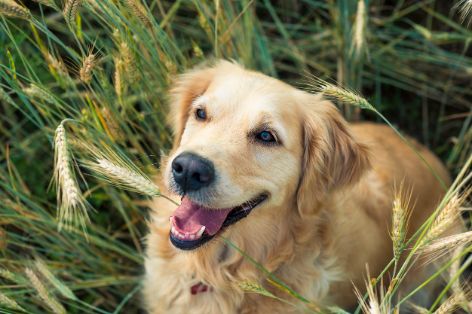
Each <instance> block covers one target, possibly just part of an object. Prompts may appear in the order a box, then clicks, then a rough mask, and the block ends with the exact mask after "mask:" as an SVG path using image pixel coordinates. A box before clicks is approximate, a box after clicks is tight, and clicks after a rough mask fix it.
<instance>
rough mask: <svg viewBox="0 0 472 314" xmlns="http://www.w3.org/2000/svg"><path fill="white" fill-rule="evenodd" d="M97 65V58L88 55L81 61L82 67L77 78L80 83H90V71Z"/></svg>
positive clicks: (91, 54)
mask: <svg viewBox="0 0 472 314" xmlns="http://www.w3.org/2000/svg"><path fill="white" fill-rule="evenodd" d="M96 65H97V56H96V55H95V54H93V53H89V54H88V55H87V56H86V57H85V58H84V60H83V61H82V66H81V68H80V71H79V77H80V80H81V81H82V82H84V83H85V84H89V83H90V82H91V81H92V71H93V69H94V68H95V66H96Z"/></svg>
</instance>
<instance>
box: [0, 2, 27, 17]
mask: <svg viewBox="0 0 472 314" xmlns="http://www.w3.org/2000/svg"><path fill="white" fill-rule="evenodd" d="M0 14H2V15H6V16H10V17H17V18H20V19H25V20H29V19H30V18H31V12H30V11H29V10H28V9H27V8H25V7H23V6H21V5H19V4H18V3H16V2H15V1H13V0H0Z"/></svg>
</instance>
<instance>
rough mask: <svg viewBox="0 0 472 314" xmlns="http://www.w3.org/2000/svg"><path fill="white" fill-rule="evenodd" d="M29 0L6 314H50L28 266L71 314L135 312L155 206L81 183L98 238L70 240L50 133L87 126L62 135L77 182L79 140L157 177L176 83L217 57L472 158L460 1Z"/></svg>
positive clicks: (2, 160) (6, 71)
mask: <svg viewBox="0 0 472 314" xmlns="http://www.w3.org/2000/svg"><path fill="white" fill-rule="evenodd" d="M361 1H363V0H361ZM64 3H65V4H64ZM23 4H25V5H26V4H27V6H28V8H26V7H25V6H24V5H23ZM23 4H22V2H21V1H17V2H13V0H0V119H1V121H0V143H2V145H1V146H0V200H1V201H0V265H1V266H2V268H1V269H0V291H1V294H0V308H4V307H5V310H0V312H2V313H14V312H15V311H18V309H24V310H25V311H27V312H29V313H44V312H45V311H49V310H50V309H51V307H50V306H48V305H47V304H45V302H44V298H41V297H40V296H38V293H37V290H35V288H34V287H33V286H32V285H31V284H30V281H28V278H27V274H26V273H25V269H30V270H31V271H32V272H34V274H35V275H36V277H37V278H38V279H39V280H40V281H41V282H42V284H43V285H45V287H46V288H47V289H48V293H49V296H50V297H51V298H53V299H54V300H55V299H57V300H58V302H60V303H61V304H62V305H63V306H64V307H65V308H66V309H67V311H68V312H70V313H120V312H121V313H134V312H136V308H137V307H139V306H140V298H139V288H140V276H141V274H142V272H143V270H142V265H143V241H142V239H143V237H144V236H145V234H146V227H145V219H146V209H145V208H144V207H142V205H141V204H142V202H140V201H139V197H138V196H137V195H135V194H131V193H130V192H124V191H119V190H116V189H114V188H111V187H109V186H108V185H107V184H106V182H103V181H100V180H95V179H94V178H91V177H89V176H87V177H86V179H87V180H86V181H87V182H88V185H87V184H86V182H85V180H83V178H82V180H79V181H80V182H79V183H78V184H79V187H80V190H81V191H82V192H83V194H84V196H85V197H86V198H87V201H88V202H89V203H90V205H91V207H93V208H95V209H96V211H92V212H90V213H89V216H90V220H91V223H90V224H88V226H87V232H88V237H87V238H85V237H84V236H83V233H82V231H81V230H80V229H77V230H76V229H74V228H71V230H63V231H61V232H59V231H58V221H57V219H56V215H57V211H56V196H55V191H54V190H53V189H50V186H51V184H50V183H51V177H52V176H53V162H54V149H53V142H54V132H55V130H56V128H57V126H58V125H59V124H60V123H61V121H63V120H64V119H71V120H73V121H75V123H68V124H66V125H65V129H66V131H67V132H68V133H67V134H68V136H69V134H70V139H71V141H70V145H71V147H72V148H71V149H75V148H78V149H77V152H76V151H75V150H74V154H76V156H75V159H74V160H73V164H71V168H73V169H74V170H76V172H77V173H80V171H79V170H82V171H83V169H82V168H81V166H80V165H78V164H76V163H75V161H80V160H81V159H86V158H87V156H88V155H87V154H86V153H85V152H83V151H82V152H81V151H80V145H79V142H80V141H88V142H89V143H90V145H91V146H94V145H97V146H99V145H101V144H102V145H103V144H106V145H107V146H108V147H111V148H113V150H115V151H117V152H119V154H120V158H122V159H123V160H132V161H133V162H134V163H136V165H137V166H138V168H139V169H140V171H142V172H143V173H147V174H149V175H152V174H153V173H154V172H155V166H156V165H158V163H159V156H160V154H161V151H166V150H167V149H169V147H170V145H171V134H170V132H169V129H168V127H167V126H166V122H165V121H166V112H167V97H166V95H167V90H168V88H169V85H170V84H171V81H172V79H173V78H174V77H175V75H176V74H178V73H181V72H183V71H184V70H186V69H188V68H190V67H192V66H193V65H196V64H198V63H201V62H205V61H207V60H209V59H210V60H211V59H214V58H232V59H235V60H236V61H238V62H240V63H242V64H244V65H245V66H247V67H249V68H254V69H257V70H260V71H262V72H264V73H267V74H269V75H273V76H276V77H279V78H281V79H283V80H285V81H288V82H290V83H292V84H295V85H298V86H303V85H304V83H303V80H304V78H303V77H302V76H301V73H302V75H303V73H305V74H306V76H308V75H315V76H317V77H320V78H322V79H326V80H330V79H331V80H333V79H334V80H335V81H337V82H338V83H339V84H340V85H341V86H345V87H347V88H349V89H350V90H355V91H357V92H358V93H361V94H363V95H367V96H368V98H369V100H370V104H372V105H373V106H374V107H375V109H376V110H375V111H369V112H361V111H360V108H359V107H357V108H356V107H352V106H347V105H346V106H345V107H342V110H343V111H344V113H345V115H346V117H347V118H348V119H350V120H359V119H367V120H376V121H377V120H378V121H383V120H382V119H383V118H385V117H386V119H388V120H389V121H391V122H392V124H394V125H396V126H397V127H399V129H401V130H403V131H405V132H406V133H409V134H412V135H414V136H416V137H418V138H419V139H420V140H421V141H422V142H424V143H426V144H427V145H429V146H430V147H431V149H433V150H434V151H435V152H436V153H438V154H439V155H440V156H441V157H442V158H443V160H444V161H445V162H446V163H447V165H448V167H449V169H450V170H451V172H452V173H453V174H457V173H459V171H460V169H461V168H462V166H463V165H464V164H465V162H466V160H467V159H468V157H469V156H470V153H471V151H472V146H471V142H472V141H471V140H472V128H471V124H472V114H471V110H472V89H471V88H470V81H471V75H472V57H471V55H470V42H471V39H472V31H471V30H470V29H468V28H467V26H466V25H465V24H461V18H460V16H459V14H458V13H457V12H455V11H454V10H453V7H452V4H450V3H448V1H435V0H421V1H409V0H408V1H374V0H373V1H365V4H364V8H363V9H362V6H361V5H359V3H358V2H356V1H343V0H338V1H334V0H331V1H317V0H296V1H269V0H259V1H255V0H242V1H231V0H219V1H214V2H213V1H196V0H195V1H190V0H177V1H156V0H150V1H146V2H141V0H126V1H111V0H108V1H100V0H82V1H72V0H68V1H57V0H56V1H55V0H36V1H34V2H31V1H23ZM329 86H331V85H329ZM340 105H343V104H341V103H340ZM375 112H378V113H381V114H382V115H381V116H380V117H379V116H378V115H376V114H375ZM85 174H87V172H86V173H85ZM79 179H80V176H79ZM39 259H40V260H41V261H42V262H41V263H42V264H41V267H42V268H41V269H42V270H41V269H38V267H37V265H38V264H37V263H36V264H35V260H36V261H38V260H39ZM46 268H47V269H49V270H50V273H47V271H45V270H44V269H46ZM2 274H3V275H2ZM5 274H7V275H5ZM45 274H47V275H45ZM48 278H49V279H48ZM51 278H54V279H53V280H51ZM61 285H63V286H61ZM60 287H62V288H60ZM64 287H65V288H64ZM61 289H62V290H61ZM68 289H70V293H69V292H68V295H69V297H67V296H64V293H63V291H69V290H68ZM71 295H72V296H75V297H70V296H71ZM1 300H3V301H4V302H3V303H2V301H1ZM12 300H14V302H16V303H11V302H10V301H12ZM403 301H406V300H403ZM8 302H10V303H9V304H10V305H8V304H7V303H8ZM12 304H13V305H12ZM16 305H17V306H18V308H17V309H16V310H15V308H14V307H15V306H16ZM7 308H9V309H7Z"/></svg>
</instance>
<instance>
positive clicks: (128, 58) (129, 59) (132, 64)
mask: <svg viewBox="0 0 472 314" xmlns="http://www.w3.org/2000/svg"><path fill="white" fill-rule="evenodd" d="M120 55H121V58H122V60H123V66H124V70H125V72H126V76H127V78H128V79H129V80H131V82H134V81H135V80H136V79H137V78H138V71H137V69H136V60H135V58H134V56H133V53H132V52H131V50H130V48H129V46H128V44H127V43H125V42H122V43H121V44H120Z"/></svg>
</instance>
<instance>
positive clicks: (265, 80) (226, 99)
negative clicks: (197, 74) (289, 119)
mask: <svg viewBox="0 0 472 314" xmlns="http://www.w3.org/2000/svg"><path fill="white" fill-rule="evenodd" d="M292 94H293V88H292V87H289V86H288V85H286V84H284V83H282V82H280V81H278V80H275V79H272V78H269V77H267V76H264V75H254V74H249V75H244V73H243V74H240V75H225V76H222V77H219V78H217V79H215V80H213V82H212V83H211V84H210V86H209V87H208V89H207V90H206V91H205V93H204V94H203V95H201V96H200V97H199V98H197V99H196V100H195V102H194V105H197V106H198V105H204V106H206V107H207V108H208V110H209V111H210V114H211V115H215V116H220V115H222V116H226V115H231V116H232V117H233V118H234V117H235V116H238V115H244V116H247V115H249V116H250V118H251V119H253V118H256V117H259V116H264V117H265V118H266V119H268V118H269V117H271V116H272V117H273V118H279V117H280V118H284V117H286V116H288V115H292V114H293V113H294V110H293V106H291V105H293V104H294V99H293V97H292ZM290 107H292V108H290Z"/></svg>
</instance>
